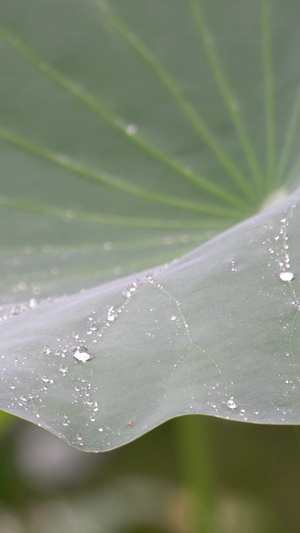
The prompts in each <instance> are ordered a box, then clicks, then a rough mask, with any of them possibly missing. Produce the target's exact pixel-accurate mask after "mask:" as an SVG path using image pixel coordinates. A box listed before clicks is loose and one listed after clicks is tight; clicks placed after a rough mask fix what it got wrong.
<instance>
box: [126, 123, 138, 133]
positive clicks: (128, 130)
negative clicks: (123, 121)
mask: <svg viewBox="0 0 300 533" xmlns="http://www.w3.org/2000/svg"><path fill="white" fill-rule="evenodd" d="M125 130H126V133H128V135H135V134H136V133H137V130H138V128H137V125H136V124H128V125H127V126H126V128H125Z"/></svg>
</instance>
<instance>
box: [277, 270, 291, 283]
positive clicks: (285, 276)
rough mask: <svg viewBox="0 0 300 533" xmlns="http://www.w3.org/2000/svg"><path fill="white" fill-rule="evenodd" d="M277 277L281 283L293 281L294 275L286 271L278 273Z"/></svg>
mask: <svg viewBox="0 0 300 533" xmlns="http://www.w3.org/2000/svg"><path fill="white" fill-rule="evenodd" d="M279 277H280V279H281V280H282V281H293V279H294V274H293V272H291V271H288V270H286V271H284V272H280V274H279Z"/></svg>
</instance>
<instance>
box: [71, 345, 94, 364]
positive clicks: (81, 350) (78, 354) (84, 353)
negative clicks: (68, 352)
mask: <svg viewBox="0 0 300 533" xmlns="http://www.w3.org/2000/svg"><path fill="white" fill-rule="evenodd" d="M73 356H74V357H75V359H77V361H80V363H86V362H87V361H89V360H90V359H91V356H90V354H89V352H88V350H87V348H85V346H79V347H78V348H76V349H75V351H74V353H73Z"/></svg>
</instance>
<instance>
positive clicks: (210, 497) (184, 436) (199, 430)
mask: <svg viewBox="0 0 300 533" xmlns="http://www.w3.org/2000/svg"><path fill="white" fill-rule="evenodd" d="M208 422H209V421H208V420H207V419H206V418H205V417H200V416H199V415H195V416H193V415H188V416H184V417H181V418H179V419H177V420H176V423H177V433H178V435H177V442H178V448H179V454H180V463H181V467H182V472H181V473H182V478H183V480H184V483H185V484H186V485H187V488H188V489H189V490H190V492H191V495H192V499H193V512H192V516H191V519H190V522H189V524H187V529H186V531H187V533H199V532H201V533H214V531H215V525H214V522H215V500H216V489H215V472H214V461H213V454H212V446H211V442H210V428H209V423H208Z"/></svg>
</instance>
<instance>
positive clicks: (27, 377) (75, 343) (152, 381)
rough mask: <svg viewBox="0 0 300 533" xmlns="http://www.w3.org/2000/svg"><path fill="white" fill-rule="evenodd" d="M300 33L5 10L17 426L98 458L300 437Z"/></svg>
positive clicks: (10, 341)
mask: <svg viewBox="0 0 300 533" xmlns="http://www.w3.org/2000/svg"><path fill="white" fill-rule="evenodd" d="M299 16H300V6H299V4H298V2H296V0H289V1H287V2H285V3H284V5H283V4H282V2H279V1H277V2H275V0H274V1H273V2H272V1H271V0H261V1H257V2H248V1H246V0H243V1H241V2H239V3H238V4H237V3H236V2H233V1H232V0H228V1H227V2H222V1H221V0H213V1H210V2H201V1H200V0H191V1H190V2H189V1H186V2H182V1H181V0H173V2H172V4H170V3H168V2H162V1H161V0H151V1H150V0H149V1H145V2H140V1H139V0H126V2H124V1H120V0H118V1H117V0H116V1H109V2H104V1H101V0H98V1H97V0H89V1H87V2H84V3H83V2H79V1H74V0H59V1H58V0H41V1H39V2H38V3H37V2H35V1H34V0H28V1H27V2H26V3H24V2H21V1H20V0H10V2H4V3H3V5H2V17H1V18H2V25H3V27H2V29H1V37H2V39H1V82H0V84H1V99H0V117H1V120H0V139H1V140H0V150H1V170H0V180H1V197H0V204H1V210H0V217H1V218H0V220H1V228H2V234H1V291H2V311H1V321H2V324H1V341H0V350H1V351H0V353H1V393H0V406H1V408H2V409H3V410H5V411H8V412H11V413H14V414H16V415H18V416H20V417H22V418H25V419H27V420H31V421H33V422H35V423H38V424H40V425H42V426H43V427H45V428H47V429H49V430H50V431H52V432H53V433H56V434H57V435H59V436H61V437H62V438H64V439H65V440H67V441H68V442H69V443H71V444H73V445H74V446H76V447H78V448H81V449H85V450H105V449H110V448H113V447H116V446H120V445H121V444H124V443H125V442H128V441H130V440H132V439H134V438H136V437H138V436H139V435H141V434H143V433H144V432H145V431H148V430H149V429H151V428H152V427H155V426H156V425H158V424H160V423H162V422H163V421H165V420H168V419H169V418H171V417H174V416H177V415H180V414H184V413H202V414H208V415H215V416H219V417H225V418H230V419H234V420H243V421H251V422H257V423H293V424H297V423H299V421H300V411H299V407H298V404H299V402H298V387H299V376H298V374H299V373H298V363H297V358H298V352H299V338H298V337H299V326H298V318H299V313H298V311H299V310H300V299H299V297H298V293H299V289H298V285H299V280H298V277H297V273H298V271H297V265H299V261H300V242H299V231H298V228H299V218H300V214H299V208H300V207H299V199H300V193H299V190H298V191H297V186H298V185H299V182H300V180H299V168H300V161H299V159H300V158H299V155H298V151H297V148H298V144H299V137H300V135H299V133H300V128H299V117H300V98H299V96H298V94H299V92H298V85H299V80H300V76H299V66H298V61H299V60H298V48H299V47H298V34H299V31H298V26H297V24H298V22H297V21H298V20H299ZM272 204H276V205H273V206H272ZM268 206H269V207H268ZM229 228H230V229H229ZM205 241H206V242H205ZM175 258H177V259H176V260H174V259H175ZM178 258H180V259H178ZM156 265H160V266H156Z"/></svg>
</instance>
